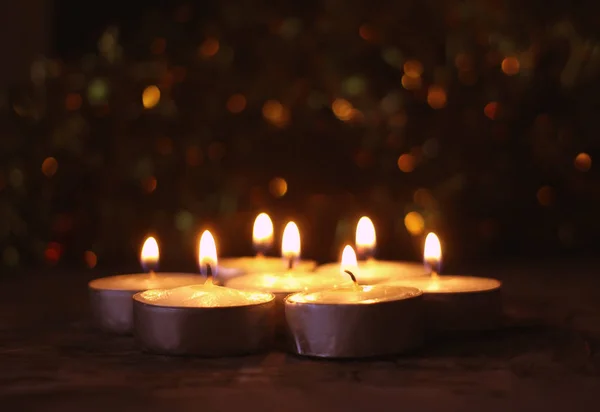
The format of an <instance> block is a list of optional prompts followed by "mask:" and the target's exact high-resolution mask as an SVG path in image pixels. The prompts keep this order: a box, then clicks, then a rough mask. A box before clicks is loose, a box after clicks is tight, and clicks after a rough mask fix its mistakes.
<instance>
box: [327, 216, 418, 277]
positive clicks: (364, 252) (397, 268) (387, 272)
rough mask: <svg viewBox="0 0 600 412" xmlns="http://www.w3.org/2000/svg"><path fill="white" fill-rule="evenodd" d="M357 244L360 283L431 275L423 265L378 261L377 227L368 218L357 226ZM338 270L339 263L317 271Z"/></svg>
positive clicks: (364, 218)
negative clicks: (376, 253) (359, 260)
mask: <svg viewBox="0 0 600 412" xmlns="http://www.w3.org/2000/svg"><path fill="white" fill-rule="evenodd" d="M355 244H356V250H357V252H358V256H359V257H360V258H361V259H362V261H361V267H360V274H359V275H357V279H358V280H359V282H360V283H365V284H370V285H374V284H378V283H384V282H390V281H392V280H396V279H403V278H406V277H416V276H425V275H428V274H429V271H428V270H427V268H426V267H425V266H423V265H422V264H421V263H416V262H414V263H413V262H399V261H382V260H376V259H375V248H376V246H377V236H376V233H375V226H374V225H373V222H372V221H371V219H369V218H368V217H366V216H363V217H361V218H360V219H359V221H358V224H357V225H356V241H355ZM337 270H338V266H337V263H328V264H325V265H321V266H319V267H317V269H316V271H317V272H329V273H331V272H335V271H337Z"/></svg>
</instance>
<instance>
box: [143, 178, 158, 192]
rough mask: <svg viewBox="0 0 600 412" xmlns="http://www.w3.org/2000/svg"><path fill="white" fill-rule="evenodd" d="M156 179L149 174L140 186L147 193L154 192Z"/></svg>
mask: <svg viewBox="0 0 600 412" xmlns="http://www.w3.org/2000/svg"><path fill="white" fill-rule="evenodd" d="M156 185H157V181H156V178H155V177H154V176H149V177H147V178H145V179H143V180H142V187H143V189H144V191H145V192H146V193H148V194H150V193H152V192H154V191H155V190H156Z"/></svg>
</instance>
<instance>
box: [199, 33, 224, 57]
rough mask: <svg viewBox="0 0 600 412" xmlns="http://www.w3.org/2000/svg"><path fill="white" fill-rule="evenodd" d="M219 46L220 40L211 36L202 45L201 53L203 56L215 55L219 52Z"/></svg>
mask: <svg viewBox="0 0 600 412" xmlns="http://www.w3.org/2000/svg"><path fill="white" fill-rule="evenodd" d="M219 48H220V44H219V40H217V39H215V38H214V37H209V38H208V39H206V40H204V41H203V42H202V44H201V45H200V54H201V55H202V56H203V57H213V56H214V55H215V54H217V53H218V52H219Z"/></svg>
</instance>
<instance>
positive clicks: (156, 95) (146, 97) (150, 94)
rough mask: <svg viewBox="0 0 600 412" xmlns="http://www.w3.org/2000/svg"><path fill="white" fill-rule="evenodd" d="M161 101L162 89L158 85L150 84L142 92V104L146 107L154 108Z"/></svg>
mask: <svg viewBox="0 0 600 412" xmlns="http://www.w3.org/2000/svg"><path fill="white" fill-rule="evenodd" d="M159 101H160V89H159V88H158V87H157V86H154V85H152V86H148V87H146V88H145V89H144V92H143V93H142V104H143V105H144V107H145V108H146V109H152V108H153V107H154V106H156V105H157V104H158V102H159Z"/></svg>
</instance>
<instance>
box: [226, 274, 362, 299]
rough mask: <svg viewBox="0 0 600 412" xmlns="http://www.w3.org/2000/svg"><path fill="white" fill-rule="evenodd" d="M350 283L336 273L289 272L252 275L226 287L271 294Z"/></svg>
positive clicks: (242, 277)
mask: <svg viewBox="0 0 600 412" xmlns="http://www.w3.org/2000/svg"><path fill="white" fill-rule="evenodd" d="M350 283H351V281H350V280H349V279H344V277H343V276H342V275H341V274H339V273H338V275H337V276H332V275H329V274H325V273H315V272H302V271H296V270H293V271H290V272H286V273H254V274H249V275H245V276H240V277H237V278H234V279H231V280H230V281H228V282H227V283H226V286H227V287H231V288H235V289H254V290H261V291H267V292H272V293H286V292H299V291H311V290H321V289H329V288H335V287H338V286H343V285H348V284H350Z"/></svg>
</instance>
